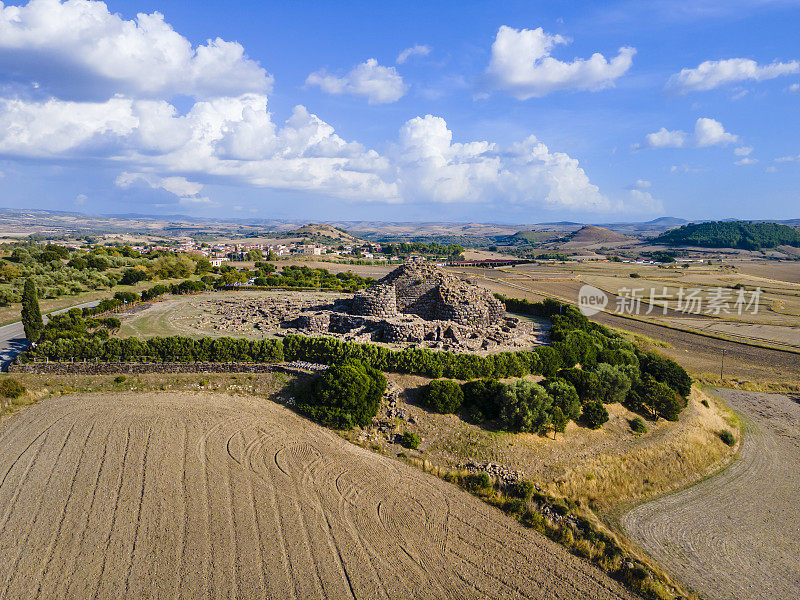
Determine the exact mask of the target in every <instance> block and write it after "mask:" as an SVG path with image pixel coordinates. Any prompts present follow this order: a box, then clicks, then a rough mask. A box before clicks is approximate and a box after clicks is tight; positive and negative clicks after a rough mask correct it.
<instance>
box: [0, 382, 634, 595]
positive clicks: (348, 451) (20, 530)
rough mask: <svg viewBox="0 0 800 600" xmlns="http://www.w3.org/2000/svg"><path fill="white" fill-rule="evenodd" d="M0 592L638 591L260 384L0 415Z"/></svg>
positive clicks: (78, 399) (90, 399)
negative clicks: (256, 392) (263, 395)
mask: <svg viewBox="0 0 800 600" xmlns="http://www.w3.org/2000/svg"><path fill="white" fill-rule="evenodd" d="M0 547H2V548H3V560H2V561H0V589H2V590H3V592H4V593H3V598H9V599H10V598H14V599H17V598H34V597H36V598H59V599H60V598H98V599H106V598H108V599H110V598H114V599H117V598H137V599H140V598H171V599H176V598H193V599H194V598H201V597H202V598H248V599H250V598H280V599H284V598H286V599H290V598H297V599H300V600H306V599H311V598H337V599H338V598H369V599H373V598H385V599H388V598H398V599H399V598H403V599H405V598H437V599H441V598H567V597H568V598H631V597H632V596H631V594H629V593H628V592H626V591H625V590H624V589H623V588H622V587H621V586H620V585H619V584H617V583H616V582H614V581H612V580H611V579H610V578H608V577H607V576H605V575H603V574H602V573H601V572H600V571H598V570H596V569H595V568H594V567H592V566H590V565H589V564H588V563H586V562H584V561H582V560H581V559H579V558H577V557H575V556H572V555H570V554H568V553H567V552H566V551H565V550H564V549H563V548H562V547H560V546H558V545H557V544H555V543H554V542H552V541H551V540H549V539H547V538H545V537H544V536H542V535H540V534H538V533H536V532H534V531H533V530H529V529H526V528H524V527H523V526H522V525H520V524H519V523H517V522H516V521H515V520H512V519H510V518H508V517H506V516H505V515H504V514H502V513H501V512H499V511H498V510H496V509H494V508H492V507H490V506H488V505H486V504H484V503H483V502H482V501H481V500H479V499H478V498H475V497H473V496H471V495H469V494H467V493H465V492H463V491H461V490H459V489H457V488H456V487H454V486H452V485H450V484H448V483H445V482H443V481H441V480H439V479H436V478H434V477H432V476H429V475H427V474H425V473H422V472H420V471H418V470H416V469H414V468H413V467H410V466H408V465H404V464H402V463H399V462H398V461H395V460H392V459H390V458H387V457H384V456H381V455H377V454H373V453H371V452H368V451H366V450H364V449H362V448H359V447H356V446H354V445H351V444H349V443H347V442H346V441H344V440H342V439H341V438H339V437H338V436H336V435H335V434H334V433H332V432H330V431H328V430H325V429H322V428H320V427H317V426H316V425H314V424H312V423H310V422H308V421H306V420H304V419H302V418H300V417H298V416H297V415H295V414H294V413H292V412H290V411H289V410H287V409H285V408H284V407H282V406H280V405H278V404H275V403H273V402H270V401H266V400H264V399H260V398H255V397H246V396H229V395H223V394H213V393H203V392H161V393H148V394H135V393H120V394H110V395H99V394H94V395H74V396H63V397H59V398H51V399H47V400H43V401H41V402H39V403H38V404H35V405H32V406H30V407H28V408H27V409H25V410H24V411H23V412H22V413H21V414H19V415H17V416H16V417H15V418H13V419H10V420H8V421H6V422H5V423H4V424H3V425H2V426H0Z"/></svg>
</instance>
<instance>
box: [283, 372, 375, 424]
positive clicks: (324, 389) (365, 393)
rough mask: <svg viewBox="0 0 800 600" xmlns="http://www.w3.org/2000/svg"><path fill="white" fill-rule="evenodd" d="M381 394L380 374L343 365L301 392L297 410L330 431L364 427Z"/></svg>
mask: <svg viewBox="0 0 800 600" xmlns="http://www.w3.org/2000/svg"><path fill="white" fill-rule="evenodd" d="M384 391H386V377H385V376H384V375H383V373H381V372H379V371H377V370H375V369H373V368H372V367H368V366H366V365H364V364H363V363H361V362H358V361H345V362H343V363H342V364H339V365H335V366H333V367H330V368H329V369H328V370H327V371H325V372H324V373H323V374H322V375H321V376H320V377H319V378H318V379H317V380H316V381H314V382H313V383H312V384H311V385H310V386H308V387H307V388H306V389H305V390H303V393H302V395H303V399H302V402H301V403H300V404H298V410H299V411H300V412H302V413H303V414H305V415H306V416H308V417H309V418H311V419H313V420H315V421H318V422H320V423H322V424H323V425H327V426H330V427H337V428H340V429H348V428H350V427H352V426H354V425H358V426H361V427H364V426H366V425H367V424H369V422H370V421H371V420H372V418H373V417H374V416H375V415H377V414H378V405H379V404H380V401H381V397H382V396H383V393H384Z"/></svg>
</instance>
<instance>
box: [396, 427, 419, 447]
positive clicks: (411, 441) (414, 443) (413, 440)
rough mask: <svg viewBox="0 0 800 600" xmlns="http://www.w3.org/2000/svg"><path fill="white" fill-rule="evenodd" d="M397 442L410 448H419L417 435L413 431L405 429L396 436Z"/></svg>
mask: <svg viewBox="0 0 800 600" xmlns="http://www.w3.org/2000/svg"><path fill="white" fill-rule="evenodd" d="M397 442H398V443H399V444H400V445H401V446H405V447H406V448H409V449H411V450H416V449H417V448H419V442H420V440H419V436H418V435H417V434H416V433H414V432H413V431H406V432H403V433H401V434H400V435H399V436H397Z"/></svg>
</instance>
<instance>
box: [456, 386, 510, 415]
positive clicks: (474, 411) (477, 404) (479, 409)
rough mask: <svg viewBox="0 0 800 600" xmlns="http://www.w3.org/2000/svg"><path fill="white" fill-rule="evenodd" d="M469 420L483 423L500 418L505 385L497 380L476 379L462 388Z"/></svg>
mask: <svg viewBox="0 0 800 600" xmlns="http://www.w3.org/2000/svg"><path fill="white" fill-rule="evenodd" d="M461 390H462V391H463V392H464V407H465V408H466V409H467V414H468V417H469V420H470V421H472V422H474V423H482V422H483V421H486V420H491V419H496V418H497V417H499V416H500V394H501V392H502V391H503V384H502V383H500V382H499V381H497V380H496V379H474V380H472V381H468V382H466V383H465V384H464V385H462V386H461Z"/></svg>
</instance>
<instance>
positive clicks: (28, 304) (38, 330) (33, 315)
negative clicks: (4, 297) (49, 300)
mask: <svg viewBox="0 0 800 600" xmlns="http://www.w3.org/2000/svg"><path fill="white" fill-rule="evenodd" d="M22 327H23V329H24V330H25V337H26V338H28V341H29V342H31V343H33V342H35V341H36V340H38V339H39V337H40V336H41V335H42V330H43V329H44V321H42V313H41V311H40V310H39V298H38V297H37V296H36V285H35V284H34V283H33V279H32V278H30V277H29V278H28V279H26V280H25V288H24V289H23V291H22Z"/></svg>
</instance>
